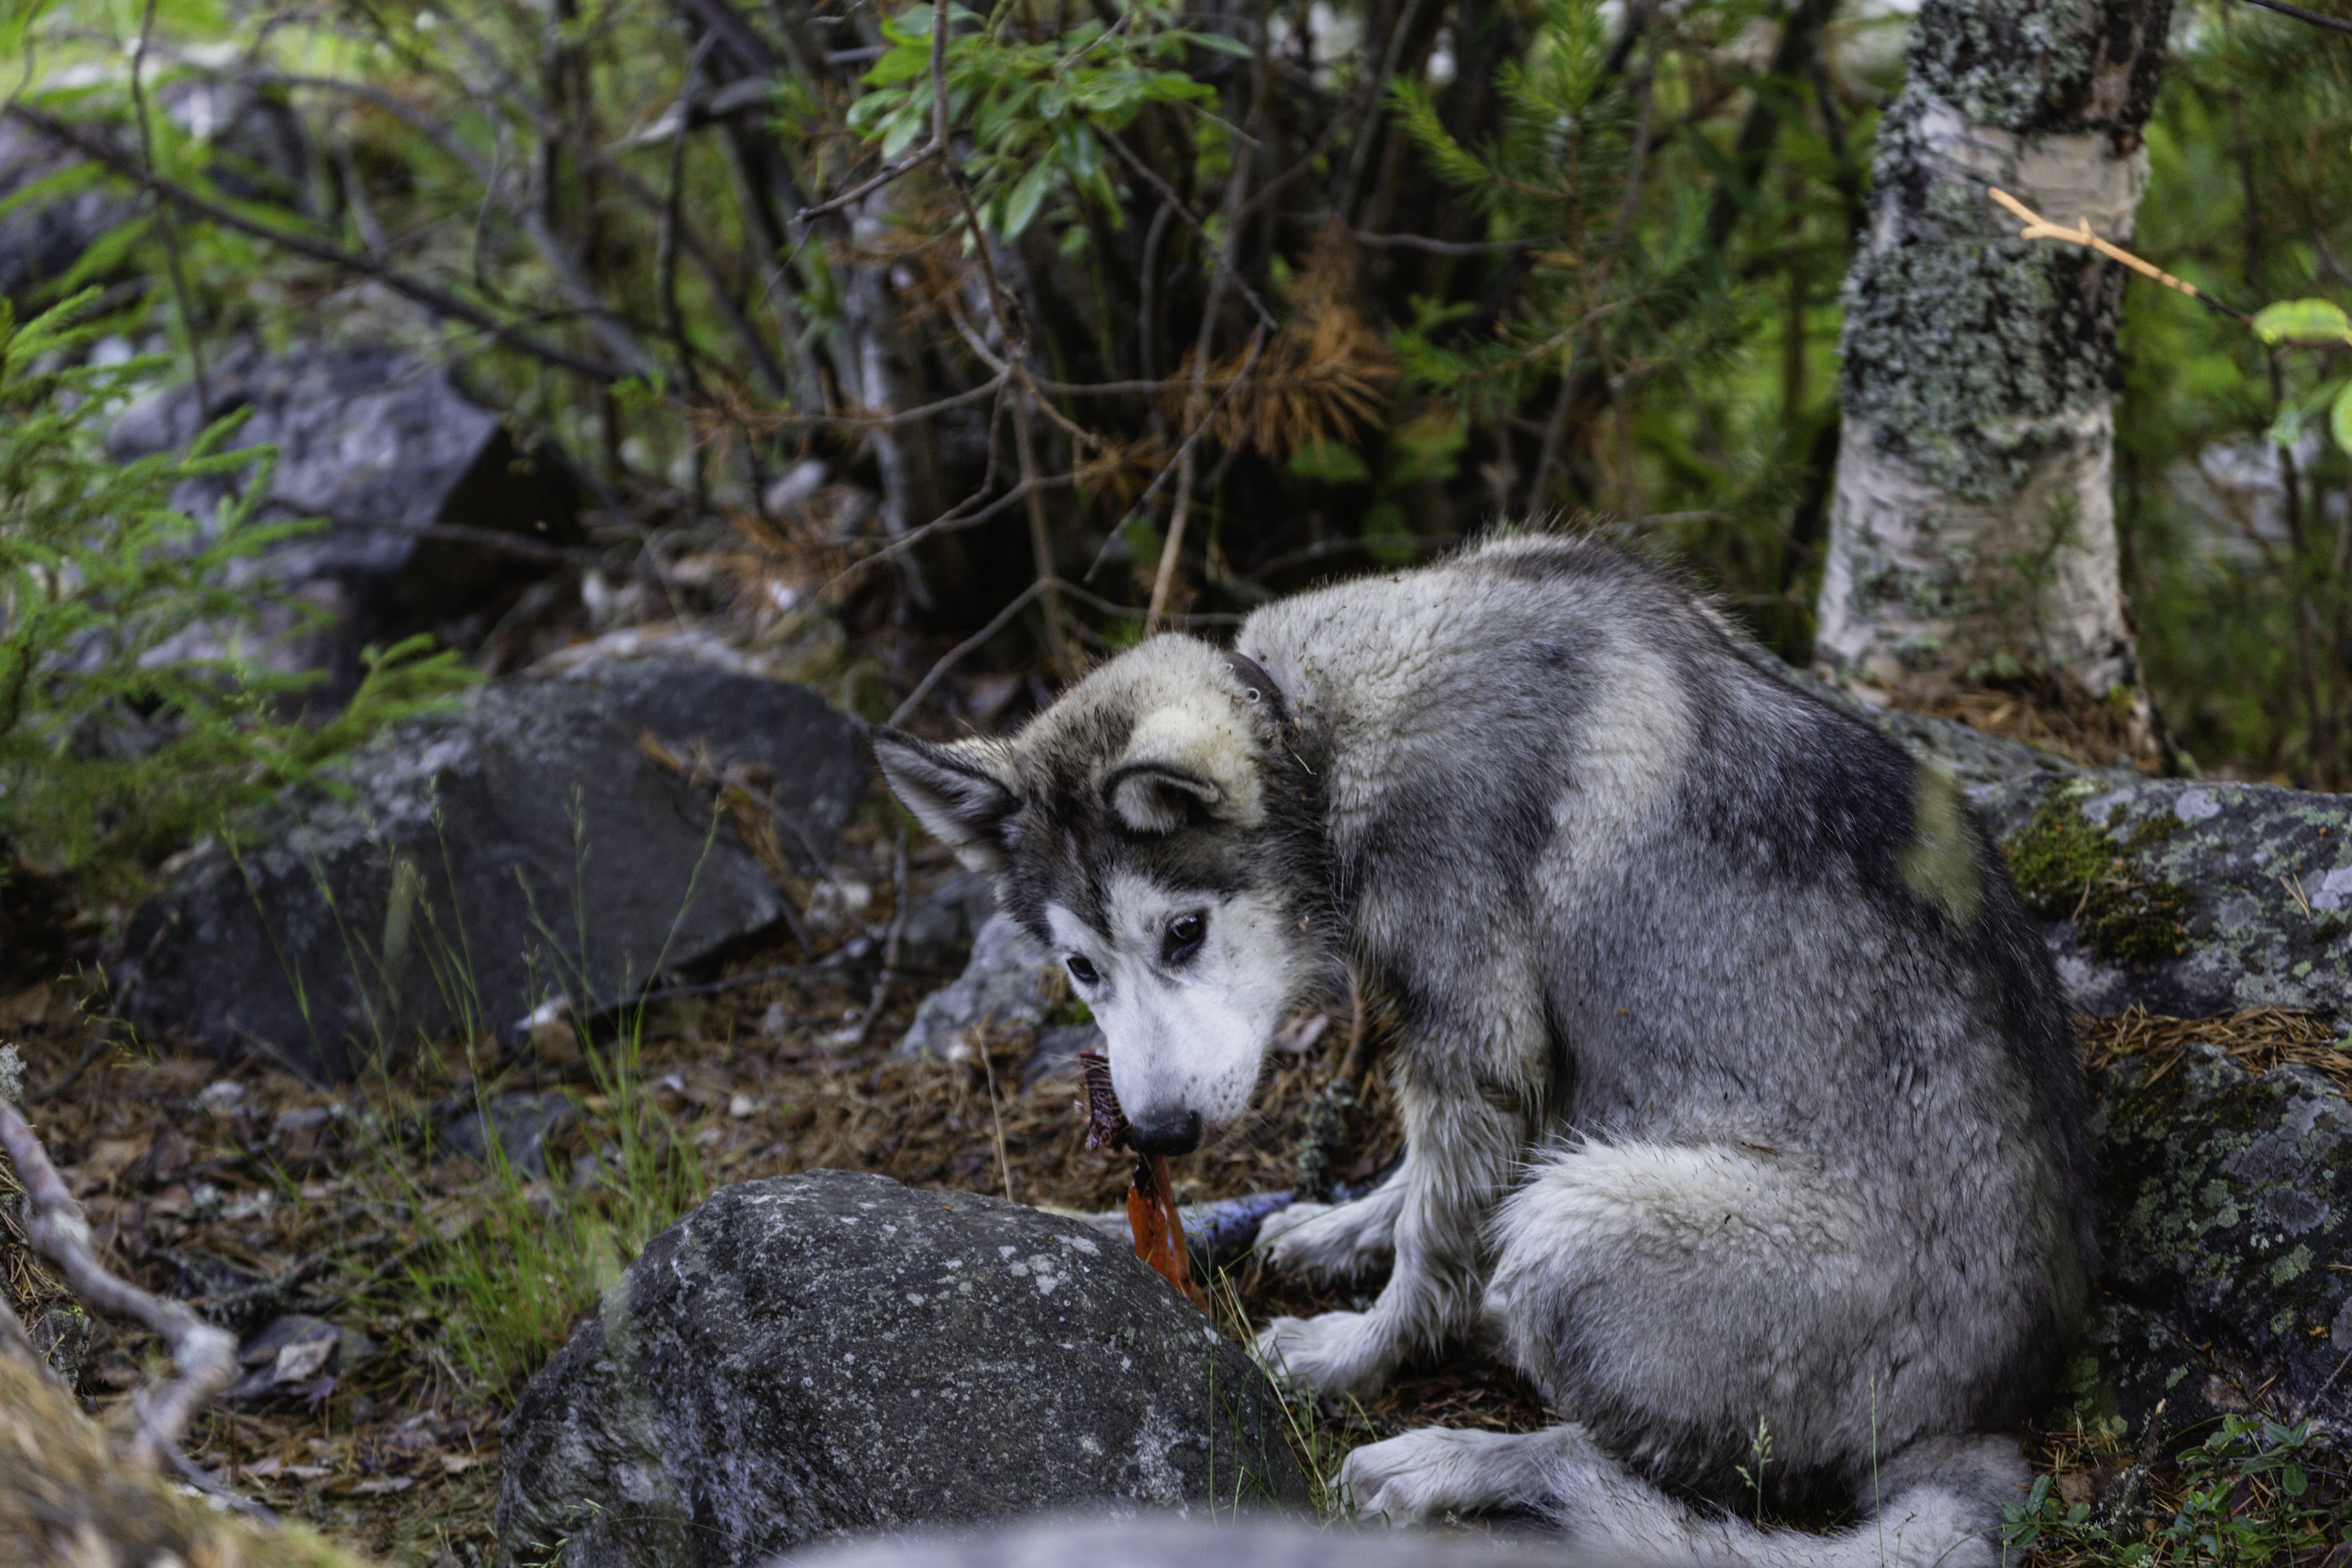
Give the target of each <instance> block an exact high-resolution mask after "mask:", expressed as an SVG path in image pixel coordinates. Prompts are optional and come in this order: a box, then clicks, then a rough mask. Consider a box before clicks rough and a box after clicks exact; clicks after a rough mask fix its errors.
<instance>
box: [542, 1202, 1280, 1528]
mask: <svg viewBox="0 0 2352 1568" xmlns="http://www.w3.org/2000/svg"><path fill="white" fill-rule="evenodd" d="M1283 1422H1284V1415H1283V1412H1282V1410H1281V1408H1280V1405H1279V1401H1278V1399H1277V1397H1276V1394H1275V1393H1274V1391H1273V1389H1272V1388H1271V1386H1270V1385H1269V1384H1267V1383H1266V1381H1265V1377H1264V1375H1263V1374H1262V1373H1259V1372H1258V1370H1257V1369H1256V1367H1255V1365H1254V1364H1253V1363H1251V1362H1250V1360H1249V1358H1248V1357H1247V1356H1246V1355H1245V1354H1244V1353H1243V1352H1242V1350H1241V1348H1240V1347H1239V1346H1237V1345H1235V1344H1234V1343H1233V1342H1231V1341H1229V1340H1226V1339H1225V1338H1223V1336H1222V1335H1220V1334H1219V1333H1217V1331H1215V1330H1214V1329H1213V1328H1212V1327H1211V1326H1210V1324H1209V1322H1208V1321H1207V1320H1205V1319H1204V1318H1202V1316H1201V1314H1200V1313H1199V1311H1197V1310H1195V1309H1193V1308H1192V1306H1191V1305H1190V1304H1188V1303H1187V1302H1185V1301H1184V1300H1182V1299H1181V1298H1180V1297H1178V1296H1177V1295H1176V1294H1175V1292H1174V1291H1172V1290H1171V1289H1169V1288H1168V1286H1167V1283H1166V1282H1165V1281H1164V1280H1162V1279H1160V1277H1159V1276H1158V1275H1156V1274H1154V1273H1152V1272H1151V1271H1150V1269H1149V1268H1145V1267H1144V1265H1143V1264H1141V1263H1139V1262H1138V1261H1137V1260H1136V1258H1134V1257H1133V1256H1132V1255H1131V1254H1130V1253H1129V1252H1128V1250H1127V1249H1126V1248H1124V1247H1120V1246H1118V1244H1116V1243H1115V1242H1113V1241H1112V1240H1110V1239H1109V1238H1108V1237H1105V1236H1103V1235H1101V1234H1100V1233H1099V1232H1097V1231H1095V1230H1093V1229H1091V1228H1089V1227H1088V1226H1086V1225H1085V1224H1083V1223H1082V1222H1080V1221H1077V1220H1075V1219H1069V1218H1063V1217H1058V1216H1055V1215H1046V1214H1043V1213H1040V1212H1039V1211H1037V1210H1035V1209H1030V1208H1024V1207H1022V1206H1020V1205H1014V1204H1009V1203H1003V1202H1001V1201H999V1200H996V1199H992V1198H982V1197H976V1196H973V1195H971V1194H964V1193H938V1192H919V1191H914V1190H910V1189H908V1188H906V1187H902V1186H900V1185H898V1184H897V1183H895V1182H891V1181H889V1180H887V1179H886V1178H884V1177H881V1176H874V1175H866V1174H859V1173H849V1172H842V1171H819V1172H814V1173H809V1174H805V1175H799V1176H787V1177H780V1178H777V1179H774V1180H771V1181H763V1182H751V1183H746V1184H742V1185H740V1186H735V1187H730V1188H728V1189H727V1190H725V1191H724V1192H721V1193H719V1194H718V1195H717V1196H715V1197H713V1198H711V1199H710V1200H709V1202H707V1203H705V1204H703V1205H701V1206H700V1207H698V1208H697V1209H695V1210H694V1211H693V1212H692V1213H690V1214H688V1215H687V1216H686V1217H685V1218H684V1219H682V1220H680V1221H679V1222H678V1223H677V1225H675V1226H671V1227H670V1228H669V1229H668V1230H667V1231H664V1232H663V1233H662V1234H661V1235H660V1236H658V1237H655V1238H654V1240H653V1242H652V1243H651V1244H650V1245H649V1246H648V1247H646V1250H645V1253H644V1255H643V1256H642V1257H640V1258H638V1259H637V1261H636V1262H635V1264H634V1265H633V1266H632V1267H631V1268H630V1269H629V1271H628V1274H627V1276H626V1277H625V1279H624V1281H623V1282H622V1283H621V1284H620V1285H619V1286H617V1287H616V1288H615V1289H613V1290H612V1291H611V1292H609V1293H608V1294H607V1296H606V1298H605V1300H604V1306H603V1309H602V1310H600V1311H599V1312H598V1314H597V1316H596V1318H595V1319H594V1321H591V1322H590V1323H588V1324H587V1325H586V1326H585V1327H583V1329H582V1330H581V1331H580V1332H579V1333H578V1334H577V1335H576V1336H574V1338H573V1339H572V1342H571V1344H570V1345H568V1346H566V1347H565V1349H564V1350H563V1351H562V1352H561V1353H560V1354H559V1355H558V1356H557V1357H556V1358H555V1360H554V1361H552V1362H551V1363H549V1364H548V1366H547V1367H546V1368H545V1369H543V1370H542V1371H541V1373H539V1375H538V1376H537V1377H535V1378H533V1379H532V1380H531V1383H530V1386H529V1387H528V1388H527V1389H526V1390H525V1391H524V1393H523V1396H522V1398H521V1401H520V1403H519V1405H517V1407H516V1410H515V1414H514V1416H513V1418H512V1419H511V1420H510V1421H509V1424H508V1427H507V1434H506V1440H505V1446H504V1459H505V1470H506V1473H505V1480H504V1486H503V1489H502V1490H501V1492H500V1494H499V1514H498V1521H499V1542H500V1543H501V1546H502V1549H503V1550H504V1552H506V1553H507V1555H508V1557H509V1560H510V1561H512V1562H516V1563H545V1562H549V1561H551V1560H554V1561H557V1562H560V1563H562V1564H564V1568H732V1565H736V1564H750V1563H758V1562H761V1561H763V1560H764V1559H765V1558H766V1557H767V1556H768V1555H770V1554H772V1553H774V1552H782V1551H785V1550H789V1549H791V1548H793V1547H795V1546H798V1545H802V1544H803V1543H807V1542H817V1541H824V1540H828V1539H834V1538H837V1537H842V1536H845V1535H848V1534H852V1533H855V1532H860V1531H874V1530H884V1529H902V1528H906V1527H908V1526H915V1525H924V1524H948V1523H962V1522H967V1521H985V1520H991V1519H1000V1518H1004V1517H1008V1516H1013V1515H1017V1514H1024V1513H1034V1512H1038V1511H1043V1510H1068V1509H1073V1508H1079V1507H1086V1506H1097V1507H1098V1506H1101V1505H1103V1504H1106V1503H1108V1504H1111V1505H1115V1506H1121V1507H1124V1508H1125V1509H1128V1510H1136V1509H1143V1508H1155V1509H1194V1510H1201V1511H1203V1512H1205V1511H1208V1510H1210V1509H1211V1506H1212V1503H1213V1506H1214V1509H1215V1510H1218V1511H1220V1512H1225V1513H1229V1512H1231V1511H1232V1510H1233V1508H1234V1505H1235V1504H1236V1503H1240V1504H1242V1505H1244V1506H1246V1505H1249V1504H1251V1503H1255V1502H1292V1503H1303V1502H1305V1500H1306V1497H1307V1492H1306V1482H1305V1479H1304V1477H1303V1475H1302V1473H1301V1471H1300V1470H1299V1468H1298V1466H1297V1460H1296V1459H1295V1458H1293V1456H1292V1455H1291V1453H1290V1451H1289V1449H1288V1448H1287V1447H1286V1446H1285V1442H1284V1437H1283V1431H1284V1426H1283Z"/></svg>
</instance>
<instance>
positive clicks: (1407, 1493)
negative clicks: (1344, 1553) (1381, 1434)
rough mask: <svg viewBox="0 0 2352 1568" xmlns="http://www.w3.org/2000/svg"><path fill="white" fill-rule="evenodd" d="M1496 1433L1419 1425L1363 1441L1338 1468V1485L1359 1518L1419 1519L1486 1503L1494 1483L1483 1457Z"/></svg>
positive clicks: (1396, 1522) (1400, 1521)
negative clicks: (1382, 1439)
mask: <svg viewBox="0 0 2352 1568" xmlns="http://www.w3.org/2000/svg"><path fill="white" fill-rule="evenodd" d="M1496 1436H1502V1434H1500V1433H1493V1432H1465V1431H1455V1430H1453V1429H1451V1428H1448V1427H1444V1426H1423V1427H1422V1428H1421V1429H1420V1430H1418V1431H1413V1432H1407V1433H1405V1434H1404V1435H1403V1436H1400V1437H1391V1438H1390V1439H1388V1440H1387V1441H1386V1442H1383V1443H1367V1444H1365V1445H1364V1446H1363V1447H1360V1448H1359V1449H1357V1450H1356V1451H1355V1452H1354V1453H1352V1454H1349V1456H1348V1462H1347V1463H1346V1464H1344V1465H1342V1466H1341V1467H1340V1468H1339V1490H1340V1493H1341V1495H1342V1496H1344V1497H1345V1498H1346V1499H1347V1500H1348V1506H1349V1508H1350V1509H1351V1510H1354V1512H1355V1514H1356V1516H1357V1517H1358V1518H1359V1519H1378V1520H1384V1521H1387V1522H1388V1523H1390V1524H1393V1525H1408V1524H1419V1523H1420V1522H1422V1521H1423V1520H1425V1519H1428V1518H1430V1517H1431V1516H1433V1515H1435V1514H1444V1513H1469V1512H1475V1510H1479V1509H1482V1508H1486V1507H1488V1506H1490V1505H1491V1504H1492V1501H1493V1499H1492V1497H1491V1496H1490V1494H1491V1492H1492V1491H1493V1487H1492V1486H1491V1485H1490V1484H1489V1482H1488V1481H1487V1479H1486V1475H1485V1471H1486V1465H1485V1464H1483V1463H1482V1461H1483V1460H1485V1459H1486V1458H1488V1455H1487V1452H1486V1449H1487V1447H1489V1445H1488V1444H1487V1443H1486V1441H1485V1440H1486V1439H1488V1438H1492V1437H1496Z"/></svg>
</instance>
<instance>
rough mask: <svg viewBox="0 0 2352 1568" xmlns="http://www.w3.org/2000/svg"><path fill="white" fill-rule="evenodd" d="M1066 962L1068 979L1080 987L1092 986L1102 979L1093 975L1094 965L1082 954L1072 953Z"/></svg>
mask: <svg viewBox="0 0 2352 1568" xmlns="http://www.w3.org/2000/svg"><path fill="white" fill-rule="evenodd" d="M1066 963H1068V964H1069V966H1070V978H1071V979H1073V980H1075V981H1076V982H1077V983H1078V984H1081V985H1092V984H1094V983H1095V982H1096V981H1097V980H1099V979H1101V978H1102V976H1101V975H1099V974H1097V973H1095V966H1094V964H1093V963H1091V962H1090V961H1089V960H1088V959H1087V956H1086V954H1084V953H1081V952H1074V953H1072V954H1070V956H1069V958H1068V959H1067V960H1066Z"/></svg>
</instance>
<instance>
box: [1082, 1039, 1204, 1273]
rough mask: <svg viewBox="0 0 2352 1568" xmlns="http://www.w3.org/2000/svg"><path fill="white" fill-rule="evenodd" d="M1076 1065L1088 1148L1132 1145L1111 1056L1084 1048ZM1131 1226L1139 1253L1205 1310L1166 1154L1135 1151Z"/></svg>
mask: <svg viewBox="0 0 2352 1568" xmlns="http://www.w3.org/2000/svg"><path fill="white" fill-rule="evenodd" d="M1078 1067H1079V1069H1080V1070H1081V1071H1082V1072H1083V1073H1085V1075H1086V1084H1087V1148H1089V1149H1116V1150H1126V1149H1128V1147H1129V1145H1128V1141H1127V1112H1125V1111H1124V1110H1120V1109H1119V1106H1118V1091H1117V1090H1115V1089H1112V1088H1111V1086H1110V1058H1108V1057H1107V1056H1105V1055H1104V1054H1103V1053H1102V1052H1100V1051H1080V1052H1079V1053H1078ZM1127 1228H1128V1230H1129V1233H1131V1234H1132V1235H1133V1236H1134V1237H1135V1255H1136V1256H1137V1257H1138V1258H1141V1259H1143V1261H1144V1262H1146V1263H1148V1264H1150V1266H1151V1268H1153V1269H1154V1270H1155V1271H1156V1272H1157V1273H1158V1274H1159V1275H1160V1278H1161V1279H1165V1280H1167V1281H1168V1283H1169V1284H1171V1285H1172V1286H1174V1287H1175V1288H1176V1290H1177V1293H1178V1294H1179V1295H1181V1296H1182V1297H1183V1298H1184V1299H1185V1300H1188V1301H1190V1302H1192V1305H1194V1306H1195V1307H1198V1308H1200V1309H1201V1310H1202V1311H1203V1312H1206V1311H1207V1310H1209V1299H1208V1298H1207V1297H1206V1296H1203V1295H1202V1293H1201V1288H1200V1287H1199V1286H1198V1285H1195V1284H1194V1283H1192V1258H1191V1257H1190V1255H1189V1254H1188V1253H1187V1252H1186V1251H1185V1248H1184V1220H1183V1217H1182V1216H1181V1215H1179V1214H1178V1213H1177V1212H1176V1184H1175V1183H1174V1182H1173V1181H1172V1180H1171V1179H1170V1177H1169V1174H1168V1156H1167V1155H1165V1154H1138V1155H1136V1157H1135V1174H1134V1175H1133V1177H1131V1178H1130V1179H1129V1182H1128V1184H1127Z"/></svg>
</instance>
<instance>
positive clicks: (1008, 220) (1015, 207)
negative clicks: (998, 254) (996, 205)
mask: <svg viewBox="0 0 2352 1568" xmlns="http://www.w3.org/2000/svg"><path fill="white" fill-rule="evenodd" d="M1060 172H1061V169H1060V165H1059V164H1058V163H1055V162H1054V161H1052V160H1050V159H1041V160H1039V161H1038V162H1037V163H1035V164H1034V165H1032V166H1031V168H1030V170H1029V172H1028V173H1027V174H1024V175H1022V176H1021V183H1020V184H1017V185H1015V186H1013V194H1012V195H1009V196H1007V197H1006V198H1005V199H1004V237H1005V238H1007V239H1018V238H1020V237H1021V231H1022V230H1024V229H1025V228H1027V227H1028V226H1029V220H1030V219H1031V218H1034V217H1035V216H1037V207H1038V205H1039V204H1040V203H1042V202H1043V201H1045V193H1046V192H1047V191H1049V190H1051V189H1052V188H1053V184H1054V176H1055V174H1059V173H1060Z"/></svg>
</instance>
